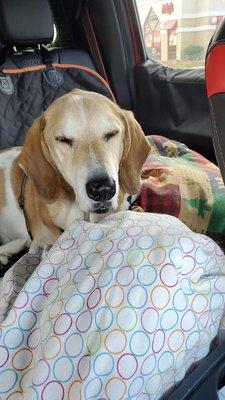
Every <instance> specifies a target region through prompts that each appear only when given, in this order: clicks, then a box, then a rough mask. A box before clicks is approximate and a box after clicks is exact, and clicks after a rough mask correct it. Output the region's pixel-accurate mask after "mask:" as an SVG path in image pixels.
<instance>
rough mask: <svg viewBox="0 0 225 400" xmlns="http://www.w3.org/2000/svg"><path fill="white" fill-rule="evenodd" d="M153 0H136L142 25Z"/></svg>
mask: <svg viewBox="0 0 225 400" xmlns="http://www.w3.org/2000/svg"><path fill="white" fill-rule="evenodd" d="M153 1H154V0H136V2H137V7H138V11H139V16H140V20H141V24H142V25H143V23H144V22H145V19H146V17H147V15H148V12H149V10H150V7H151V5H152V3H153Z"/></svg>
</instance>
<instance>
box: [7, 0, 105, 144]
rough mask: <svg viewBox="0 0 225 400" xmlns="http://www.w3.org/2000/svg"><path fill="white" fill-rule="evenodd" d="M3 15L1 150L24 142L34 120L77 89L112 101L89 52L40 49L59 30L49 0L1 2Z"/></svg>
mask: <svg viewBox="0 0 225 400" xmlns="http://www.w3.org/2000/svg"><path fill="white" fill-rule="evenodd" d="M0 14H1V15H0V20H1V23H0V42H1V43H2V44H3V45H4V51H3V54H5V51H7V52H8V54H7V57H6V58H5V60H4V64H3V65H0V148H5V147H11V146H15V145H21V144H23V142H24V137H25V135H26V132H27V130H28V128H29V127H30V126H31V124H32V123H33V120H34V119H35V118H36V117H38V116H39V115H41V114H42V112H43V111H44V110H45V109H46V108H47V107H48V106H49V105H50V104H51V103H52V101H54V100H55V99H56V98H58V97H59V96H61V95H63V94H65V93H67V92H69V91H71V90H73V89H74V88H81V89H84V90H91V91H96V92H99V93H102V94H103V95H106V96H108V97H109V98H110V99H113V94H112V92H111V90H110V88H109V86H108V85H107V83H106V82H105V81H104V79H103V78H102V77H101V76H100V75H99V74H98V73H97V72H96V71H95V70H94V65H93V62H92V60H91V58H90V56H89V54H88V53H86V52H85V51H82V50H75V49H54V50H52V51H50V52H48V51H47V50H46V49H45V51H44V53H43V52H42V51H41V50H40V45H43V44H47V43H51V41H52V39H53V33H54V30H53V18H52V13H51V9H50V6H49V3H48V1H47V0H22V1H19V0H0ZM15 47H16V49H17V51H15V50H14V48H15ZM46 54H47V57H46Z"/></svg>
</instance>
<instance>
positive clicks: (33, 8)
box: [0, 0, 54, 47]
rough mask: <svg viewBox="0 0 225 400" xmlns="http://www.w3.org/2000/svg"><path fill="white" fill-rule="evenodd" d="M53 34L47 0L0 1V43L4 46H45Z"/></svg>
mask: <svg viewBox="0 0 225 400" xmlns="http://www.w3.org/2000/svg"><path fill="white" fill-rule="evenodd" d="M53 34H54V31H53V19H52V13H51V9H50V6H49V3H48V0H0V42H2V43H3V44H4V45H6V46H8V47H12V46H35V45H37V44H46V43H50V42H51V41H52V39H53Z"/></svg>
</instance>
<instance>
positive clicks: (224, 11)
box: [136, 0, 225, 68]
mask: <svg viewBox="0 0 225 400" xmlns="http://www.w3.org/2000/svg"><path fill="white" fill-rule="evenodd" d="M136 3H137V9H138V12H139V17H140V22H141V27H142V31H143V36H144V41H145V45H146V48H147V51H148V54H149V56H150V57H152V58H154V59H156V60H159V61H160V62H163V63H165V64H167V65H169V66H172V67H174V68H197V67H202V66H204V59H205V53H206V50H207V47H208V44H209V41H210V39H211V37H212V34H213V33H214V31H215V29H216V27H217V25H218V24H219V23H220V21H221V20H222V18H223V16H224V15H225V0H173V1H165V0H136Z"/></svg>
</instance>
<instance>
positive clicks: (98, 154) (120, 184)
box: [19, 90, 150, 213]
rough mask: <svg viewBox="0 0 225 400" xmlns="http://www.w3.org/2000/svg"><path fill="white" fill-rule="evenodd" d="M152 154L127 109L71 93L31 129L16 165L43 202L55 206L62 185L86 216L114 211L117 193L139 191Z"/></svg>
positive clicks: (99, 97)
mask: <svg viewBox="0 0 225 400" xmlns="http://www.w3.org/2000/svg"><path fill="white" fill-rule="evenodd" d="M149 151H150V146H149V144H148V142H147V140H146V139H145V136H144V133H143V131H142V129H141V127H140V125H139V124H138V123H137V121H136V120H135V118H134V117H133V114H132V113H131V112H130V111H124V110H122V109H120V108H119V107H118V106H117V105H116V104H114V103H113V102H112V101H110V100H109V99H107V98H106V97H104V96H102V95H100V94H97V93H93V92H86V91H82V90H74V91H72V92H70V93H69V94H66V95H65V96H62V97H61V98H59V99H58V100H56V101H55V102H54V103H53V104H52V105H51V106H50V107H49V108H48V110H47V111H46V112H45V113H44V115H43V116H42V117H40V118H38V119H37V120H36V121H35V122H34V124H33V125H32V127H31V128H30V130H29V132H28V134H27V137H26V140H25V143H24V146H23V150H22V152H21V155H20V159H19V164H20V166H21V167H22V168H23V169H24V171H25V172H26V174H27V175H28V176H29V177H30V178H31V180H32V181H33V183H34V185H35V187H36V190H37V192H38V194H39V196H40V197H41V199H42V200H43V201H45V202H46V203H49V204H51V203H54V202H55V201H56V200H57V198H58V196H59V193H60V190H61V185H62V181H66V182H67V184H69V186H70V187H72V188H73V189H74V192H75V194H76V199H77V201H78V204H79V207H80V209H81V210H82V211H83V212H85V213H88V212H93V213H106V212H113V211H115V210H116V209H117V207H118V195H119V192H120V190H122V191H123V192H124V193H128V194H130V195H132V194H136V193H138V192H139V190H140V171H141V167H142V165H143V163H144V161H145V159H146V157H147V155H148V153H149Z"/></svg>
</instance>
